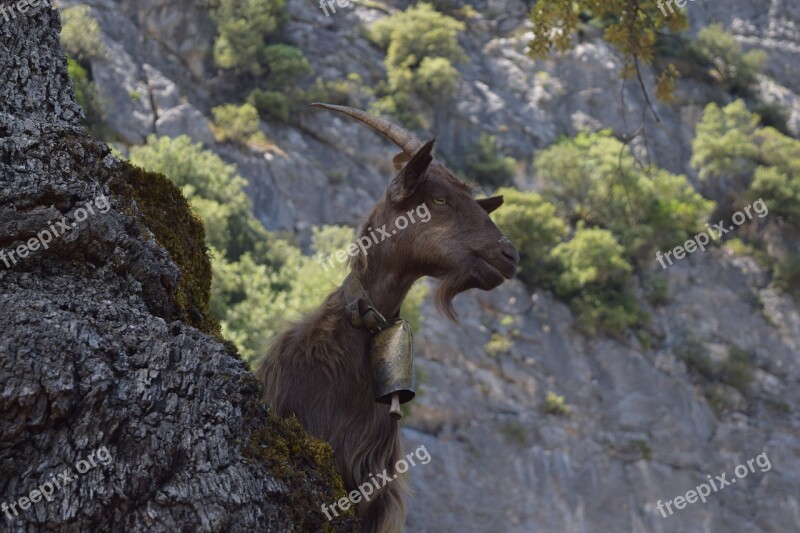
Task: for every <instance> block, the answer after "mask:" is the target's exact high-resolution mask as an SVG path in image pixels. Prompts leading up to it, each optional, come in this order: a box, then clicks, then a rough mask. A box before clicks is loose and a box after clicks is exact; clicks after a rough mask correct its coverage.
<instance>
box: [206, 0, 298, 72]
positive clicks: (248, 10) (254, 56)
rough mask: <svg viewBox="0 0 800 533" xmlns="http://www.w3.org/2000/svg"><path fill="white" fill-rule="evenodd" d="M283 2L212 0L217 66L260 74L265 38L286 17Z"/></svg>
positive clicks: (276, 28)
mask: <svg viewBox="0 0 800 533" xmlns="http://www.w3.org/2000/svg"><path fill="white" fill-rule="evenodd" d="M285 4H286V2H285V0H211V1H210V5H211V12H210V14H211V18H212V20H213V21H214V22H215V23H216V25H217V33H218V35H217V38H216V40H215V42H214V62H215V63H216V64H217V66H219V67H221V68H225V69H238V70H242V71H244V72H248V73H250V74H252V75H254V76H261V75H262V74H263V73H264V62H265V59H266V58H265V48H266V47H267V39H268V38H269V37H270V36H271V35H272V34H274V33H275V32H276V31H277V30H278V29H279V28H280V27H281V26H282V25H283V24H284V23H285V22H286V21H287V20H288V15H287V13H286V5H285Z"/></svg>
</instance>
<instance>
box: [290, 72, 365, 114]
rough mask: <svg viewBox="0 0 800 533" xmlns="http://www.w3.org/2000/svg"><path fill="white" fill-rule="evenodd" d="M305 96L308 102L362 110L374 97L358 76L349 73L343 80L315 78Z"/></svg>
mask: <svg viewBox="0 0 800 533" xmlns="http://www.w3.org/2000/svg"><path fill="white" fill-rule="evenodd" d="M306 94H307V100H308V101H309V102H327V103H329V104H336V105H347V106H351V107H357V108H359V109H362V108H364V107H366V105H367V101H368V100H369V99H370V98H371V97H372V96H374V91H373V90H372V89H371V88H369V87H367V86H365V85H364V81H363V80H362V79H361V76H360V75H359V74H357V73H355V72H351V73H350V74H348V75H347V78H346V79H343V80H323V79H322V78H317V79H316V80H314V83H313V85H311V87H309V88H308V91H307V93H306Z"/></svg>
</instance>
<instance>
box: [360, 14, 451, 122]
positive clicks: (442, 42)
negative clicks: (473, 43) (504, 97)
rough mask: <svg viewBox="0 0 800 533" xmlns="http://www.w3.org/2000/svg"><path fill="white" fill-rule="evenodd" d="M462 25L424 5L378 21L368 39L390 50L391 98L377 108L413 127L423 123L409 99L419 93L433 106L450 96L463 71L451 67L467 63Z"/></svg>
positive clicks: (388, 87)
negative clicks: (460, 38) (459, 42)
mask: <svg viewBox="0 0 800 533" xmlns="http://www.w3.org/2000/svg"><path fill="white" fill-rule="evenodd" d="M464 28H465V26H464V23H463V22H460V21H458V20H456V19H454V18H452V17H449V16H447V15H443V14H442V13H439V12H438V11H436V10H435V9H434V8H433V6H431V5H430V4H428V3H425V2H421V3H419V4H418V5H416V6H411V7H409V8H408V9H406V10H405V11H403V12H400V13H395V14H393V15H390V16H388V17H386V18H383V19H380V20H378V21H377V22H375V23H374V24H373V25H372V27H371V28H370V37H371V39H372V40H373V42H375V43H376V44H377V45H378V46H380V47H382V48H384V49H386V59H385V61H384V64H385V65H386V71H387V74H388V84H387V87H386V88H385V92H386V93H387V94H385V95H384V97H383V98H382V99H381V101H379V102H378V103H377V104H376V107H375V109H377V110H380V111H384V112H391V113H392V114H394V115H395V116H397V117H398V118H400V119H401V120H403V122H404V123H406V124H407V125H409V126H416V125H419V121H420V119H419V118H418V117H413V116H409V115H412V114H413V111H412V106H411V101H410V95H411V94H412V93H416V94H418V95H419V96H421V97H422V98H423V99H425V100H427V101H428V102H429V103H436V102H440V101H443V100H446V99H448V98H450V97H451V96H452V95H453V94H454V93H455V89H456V85H457V82H458V79H459V77H460V76H459V73H458V71H457V70H456V69H455V67H454V66H453V64H454V63H460V62H463V61H465V60H466V54H465V53H464V50H463V49H462V48H461V46H460V45H459V44H458V34H459V32H461V31H463V30H464Z"/></svg>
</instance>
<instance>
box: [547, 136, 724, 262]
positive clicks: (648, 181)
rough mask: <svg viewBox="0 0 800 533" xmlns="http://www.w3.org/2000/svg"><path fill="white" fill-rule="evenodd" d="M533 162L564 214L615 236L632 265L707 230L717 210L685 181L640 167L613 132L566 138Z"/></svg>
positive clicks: (678, 177)
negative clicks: (708, 220)
mask: <svg viewBox="0 0 800 533" xmlns="http://www.w3.org/2000/svg"><path fill="white" fill-rule="evenodd" d="M534 163H535V165H536V169H537V172H538V174H539V176H540V178H541V179H542V180H543V181H544V184H545V188H544V195H545V196H546V197H547V198H549V199H551V200H552V201H553V202H554V203H555V204H556V205H557V206H558V208H559V212H560V214H561V215H562V216H564V217H565V218H566V219H568V220H570V221H572V222H577V221H583V222H585V223H586V224H587V225H589V226H598V227H601V228H604V229H607V230H609V231H611V232H612V233H613V234H614V237H615V238H616V239H617V240H618V241H619V243H620V244H621V245H622V246H623V247H624V250H625V256H626V257H627V258H628V259H630V260H631V261H633V262H634V263H638V262H640V261H643V260H648V261H650V260H651V257H652V253H654V252H655V250H657V249H665V248H670V247H672V246H674V245H675V244H678V243H681V242H684V241H685V240H686V239H687V238H689V237H691V236H692V235H695V234H696V233H697V232H699V231H701V230H702V229H704V227H705V226H704V224H703V223H704V221H705V220H706V219H707V217H708V216H709V214H710V212H711V209H712V207H713V202H710V201H707V200H705V199H703V197H702V196H700V195H699V194H698V193H697V192H696V191H695V190H694V188H693V187H692V186H691V184H690V182H689V180H688V179H687V178H686V176H683V175H674V174H670V173H669V172H667V171H665V170H662V169H658V168H654V167H645V168H642V166H641V165H639V164H638V163H637V162H636V160H635V159H634V158H633V155H632V154H631V152H630V149H629V148H628V147H627V146H625V145H623V144H622V143H621V142H619V141H618V140H617V139H615V138H613V137H612V136H611V133H610V132H609V131H601V132H599V133H581V134H579V135H577V136H576V137H574V138H571V139H563V140H562V141H560V142H558V143H556V144H555V145H553V146H551V147H549V148H547V149H546V150H543V151H542V152H541V153H539V154H538V155H537V156H536V158H535V160H534Z"/></svg>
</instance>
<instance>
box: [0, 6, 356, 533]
mask: <svg viewBox="0 0 800 533" xmlns="http://www.w3.org/2000/svg"><path fill="white" fill-rule="evenodd" d="M0 4H2V5H3V6H8V5H10V4H8V2H7V1H6V0H0ZM15 14H16V16H15V17H14V18H13V19H11V20H9V21H5V20H4V18H3V15H2V14H0V412H1V413H2V414H0V505H2V506H3V507H2V511H0V514H1V515H2V516H1V517H0V521H2V522H4V523H5V525H7V526H8V528H10V530H12V531H115V532H118V531H148V532H150V531H292V530H294V531H313V530H320V529H324V528H330V529H333V530H351V529H353V527H354V524H355V522H354V520H353V518H352V516H347V517H343V518H341V519H337V520H335V521H334V522H328V521H327V519H326V518H325V516H324V514H323V513H322V511H321V509H320V506H321V505H322V504H324V503H327V504H330V503H332V502H333V501H334V500H336V499H338V498H340V497H342V496H343V495H344V493H343V486H342V483H341V478H340V477H339V475H338V473H337V472H336V470H335V468H334V466H333V461H332V453H331V451H330V448H329V447H328V446H327V445H325V444H322V443H321V442H319V441H314V440H312V439H310V438H309V437H308V436H307V435H306V434H305V433H303V432H302V430H301V429H300V428H299V425H297V424H296V423H293V422H291V421H280V420H277V419H276V418H275V417H274V416H273V415H272V414H271V413H270V412H269V410H268V409H267V407H266V406H265V404H264V403H263V401H262V399H261V396H262V394H261V388H260V384H259V383H258V381H257V380H256V379H255V378H254V377H253V375H252V374H251V373H250V371H249V369H248V368H247V366H246V365H245V363H243V362H242V361H241V360H240V359H239V358H238V356H237V355H236V353H235V350H234V349H233V348H232V347H231V345H230V344H228V343H225V342H224V341H221V340H220V336H219V328H218V326H217V325H216V324H215V322H214V320H213V319H212V318H210V315H209V313H208V295H209V287H210V266H209V261H208V258H207V256H206V250H205V245H204V243H203V228H202V226H201V225H200V223H199V222H198V221H197V219H196V218H194V217H193V216H192V215H191V213H190V211H189V208H188V206H187V204H186V201H185V199H184V198H183V197H182V196H181V194H180V191H179V190H178V189H177V188H176V187H175V186H174V185H172V184H171V183H170V182H169V181H168V180H167V179H166V178H164V177H163V176H160V175H157V174H150V173H146V172H144V171H141V170H139V169H135V168H133V167H131V166H129V165H127V164H125V163H121V162H119V161H117V160H116V159H114V158H113V157H112V156H111V155H110V154H109V150H108V148H107V147H106V146H105V145H104V144H102V143H98V142H96V141H93V140H91V139H90V138H88V137H87V136H86V134H85V133H84V131H83V129H82V128H81V126H80V122H79V121H80V114H81V113H82V112H81V110H80V108H79V107H78V106H77V105H76V103H75V99H74V95H73V91H72V88H71V86H70V82H69V79H68V77H67V73H66V60H65V56H64V53H63V52H62V50H61V47H60V44H59V31H60V21H59V17H58V13H57V12H56V11H55V10H50V9H49V8H46V7H43V6H42V5H41V3H40V4H39V5H38V6H37V7H30V8H28V10H27V12H26V13H24V14H22V13H15ZM105 199H107V200H108V203H106V200H105ZM48 236H49V237H48ZM37 491H38V492H37ZM42 492H45V493H47V494H46V498H45V499H43V497H42V494H41V493H42ZM26 500H32V502H31V501H26ZM37 500H39V501H37ZM48 500H49V501H48ZM2 529H5V528H2Z"/></svg>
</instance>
